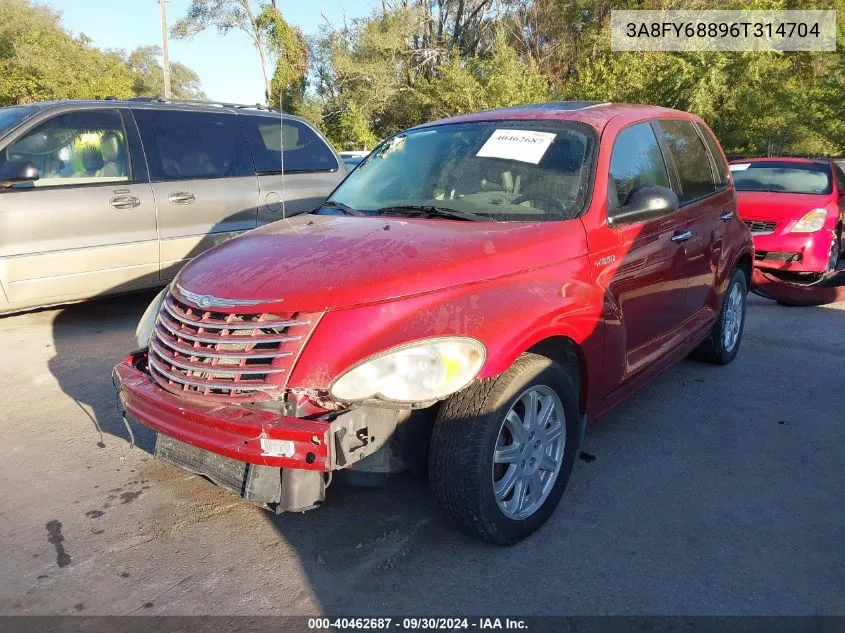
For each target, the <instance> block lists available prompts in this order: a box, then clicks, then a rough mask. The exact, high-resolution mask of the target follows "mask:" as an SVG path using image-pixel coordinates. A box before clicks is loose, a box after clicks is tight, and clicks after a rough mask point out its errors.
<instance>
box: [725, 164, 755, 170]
mask: <svg viewBox="0 0 845 633" xmlns="http://www.w3.org/2000/svg"><path fill="white" fill-rule="evenodd" d="M729 167H730V168H731V171H745V170H746V169H748V168H749V167H751V163H736V164H734V165H729Z"/></svg>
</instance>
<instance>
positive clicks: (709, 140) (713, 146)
mask: <svg viewBox="0 0 845 633" xmlns="http://www.w3.org/2000/svg"><path fill="white" fill-rule="evenodd" d="M698 129H699V130H700V131H701V135H702V136H703V137H704V142H705V143H706V144H707V148H708V149H709V150H710V155H711V156H712V157H713V165H714V166H715V167H716V186H717V187H720V188H721V187H727V186H728V184H730V182H731V176H730V171H729V170H728V163H727V162H726V161H725V157H724V155H723V154H722V150H721V148H720V147H719V143H718V141H716V138H715V137H714V136H713V133H712V132H711V131H710V130H708V129H707V128H705V127H703V126H701V125H699V126H698Z"/></svg>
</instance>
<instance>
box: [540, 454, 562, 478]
mask: <svg viewBox="0 0 845 633" xmlns="http://www.w3.org/2000/svg"><path fill="white" fill-rule="evenodd" d="M557 466H558V464H557V460H555V458H554V457H552V456H551V455H549V454H548V453H543V457H542V458H541V459H540V470H545V471H546V472H550V473H553V472H555V471H556V470H557Z"/></svg>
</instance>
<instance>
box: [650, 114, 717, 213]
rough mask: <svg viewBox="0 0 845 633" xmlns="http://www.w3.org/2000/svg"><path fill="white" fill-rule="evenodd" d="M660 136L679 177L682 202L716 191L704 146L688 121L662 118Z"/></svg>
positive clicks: (679, 196)
mask: <svg viewBox="0 0 845 633" xmlns="http://www.w3.org/2000/svg"><path fill="white" fill-rule="evenodd" d="M660 127H661V128H662V129H663V136H664V138H665V139H666V144H667V145H668V146H669V153H670V154H671V156H672V159H673V161H674V163H675V168H676V169H677V170H678V177H679V178H680V181H681V182H680V184H681V191H680V192H679V194H678V199H679V200H680V202H681V204H682V205H683V204H686V203H688V202H692V201H693V200H697V199H698V198H703V197H704V196H707V195H709V194H711V193H713V192H714V191H715V190H716V182H715V180H714V179H713V170H712V168H711V167H710V159H709V157H708V155H707V154H708V152H707V148H706V147H705V146H704V143H703V142H702V140H701V137H700V136H699V135H698V132H696V131H695V128H694V127H693V125H692V123H691V122H690V121H685V120H682V119H666V120H662V121H660Z"/></svg>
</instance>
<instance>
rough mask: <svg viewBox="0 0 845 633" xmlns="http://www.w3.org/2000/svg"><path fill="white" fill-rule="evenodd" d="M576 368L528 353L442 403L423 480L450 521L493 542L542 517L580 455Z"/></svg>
mask: <svg viewBox="0 0 845 633" xmlns="http://www.w3.org/2000/svg"><path fill="white" fill-rule="evenodd" d="M576 371H577V370H576V369H575V368H574V367H573V368H570V367H567V368H564V367H562V366H560V365H558V364H557V363H555V362H553V361H551V360H550V359H548V358H546V357H544V356H540V355H537V354H531V353H526V354H523V355H522V356H520V357H519V358H518V359H517V360H516V361H515V362H514V364H513V365H512V366H511V367H510V369H508V370H507V371H506V372H505V373H503V374H501V375H500V376H497V377H494V378H488V379H485V380H481V381H478V382H476V383H474V384H472V385H470V386H469V387H468V388H466V389H464V390H463V391H461V392H459V393H457V394H455V395H453V396H451V397H450V398H448V399H447V400H446V401H444V402H443V404H442V406H441V407H440V412H439V414H438V416H437V419H436V421H435V423H434V428H433V431H432V436H431V450H430V457H429V482H430V485H431V490H432V493H433V495H434V498H435V500H436V502H437V505H438V506H439V507H440V509H441V510H442V511H443V513H444V514H445V515H446V517H447V519H448V520H450V521H451V522H453V523H455V524H457V525H458V526H459V527H460V528H461V529H462V530H464V531H465V532H467V533H469V534H470V535H472V536H475V537H476V538H479V539H481V540H483V541H487V542H488V543H495V544H498V545H512V544H514V543H517V542H519V541H521V540H522V539H524V538H525V537H527V536H528V535H530V534H531V533H533V532H534V531H535V530H537V529H538V528H539V527H540V526H542V525H543V524H544V523H545V522H546V521H547V520H548V518H549V517H550V516H551V514H552V512H554V510H555V507H557V504H558V502H559V501H560V498H561V496H562V495H563V491H564V489H565V488H566V484H567V482H568V481H569V476H570V474H571V473H572V468H573V466H574V464H575V456H576V454H577V451H578V442H579V407H578V390H577V388H576V386H575V385H576V384H577V373H576ZM573 375H574V377H575V378H574V379H573ZM532 408H533V410H534V413H535V415H534V416H533V418H532V415H531V409H532ZM532 420H533V422H532ZM511 430H513V432H511ZM509 484H510V486H509Z"/></svg>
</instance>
